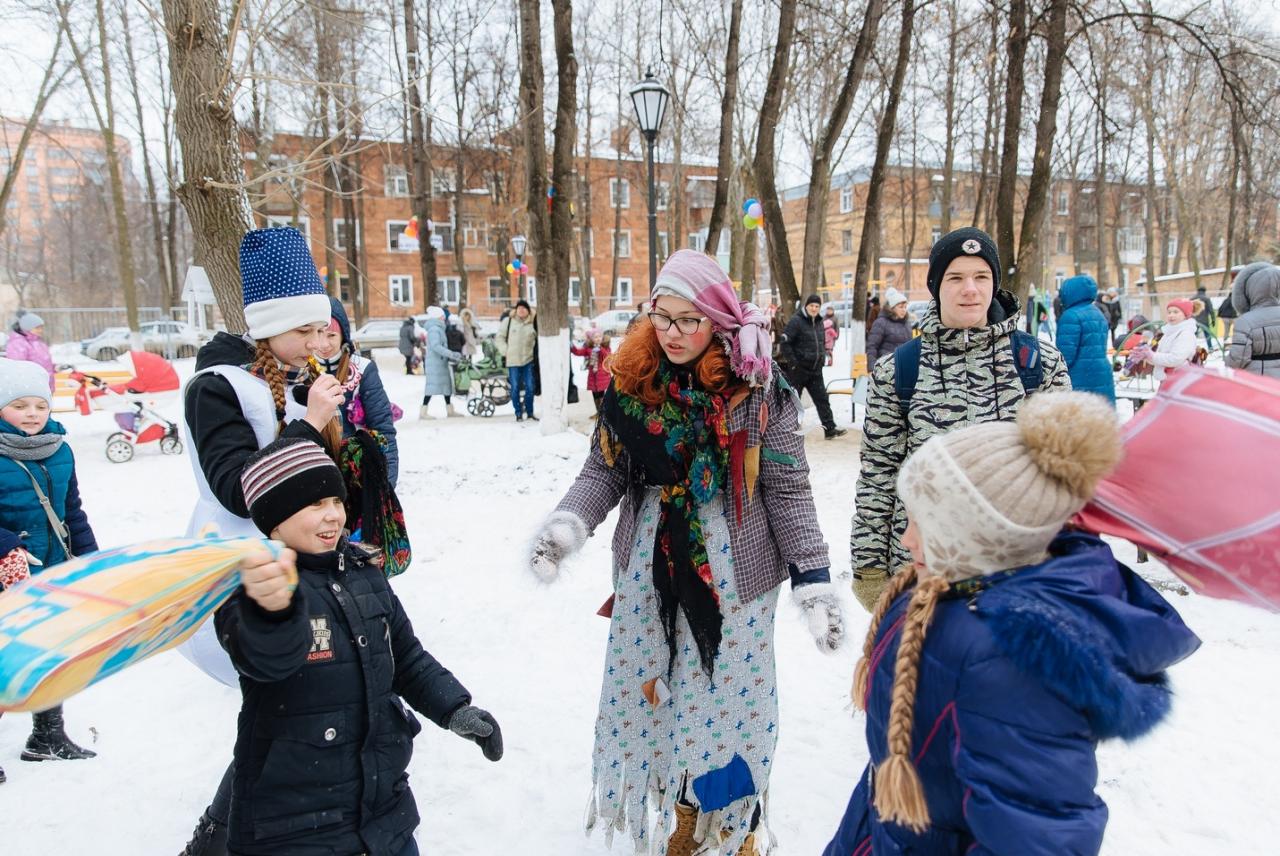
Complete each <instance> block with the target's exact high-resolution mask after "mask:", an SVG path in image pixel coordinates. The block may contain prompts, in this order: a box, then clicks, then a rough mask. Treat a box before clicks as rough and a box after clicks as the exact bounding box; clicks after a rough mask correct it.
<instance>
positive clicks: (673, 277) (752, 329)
mask: <svg viewBox="0 0 1280 856" xmlns="http://www.w3.org/2000/svg"><path fill="white" fill-rule="evenodd" d="M664 294H666V295H670V296H672V297H680V298H683V299H684V300H687V301H689V302H690V303H692V304H693V305H694V306H696V307H698V309H699V310H700V311H701V312H705V313H706V315H707V317H708V318H709V319H711V326H712V327H713V328H714V329H715V331H716V332H718V333H720V334H721V335H723V336H724V337H725V338H726V339H727V340H728V341H729V365H730V366H731V367H732V368H733V372H734V374H736V375H737V376H738V377H740V378H742V379H743V380H745V381H747V382H748V383H750V384H751V385H752V386H763V385H764V384H765V383H767V382H768V380H769V372H770V367H771V366H772V364H773V360H772V356H771V350H772V346H771V345H770V343H769V319H768V318H767V317H765V314H764V313H763V312H761V311H760V309H759V308H758V307H757V306H755V305H754V304H752V303H748V302H747V301H745V300H741V299H739V298H738V293H737V292H736V291H734V290H733V283H732V282H730V281H729V277H728V276H726V275H725V272H724V270H723V269H722V268H721V267H720V265H719V264H718V263H717V262H716V260H715V259H713V258H711V257H710V256H708V255H704V254H703V253H700V252H697V251H696V250H677V251H676V252H675V253H672V255H671V257H670V258H668V259H667V263H666V264H664V265H663V266H662V270H660V271H658V281H657V282H656V283H654V286H653V294H652V296H651V297H650V301H653V300H656V299H657V298H659V297H661V296H662V295H664Z"/></svg>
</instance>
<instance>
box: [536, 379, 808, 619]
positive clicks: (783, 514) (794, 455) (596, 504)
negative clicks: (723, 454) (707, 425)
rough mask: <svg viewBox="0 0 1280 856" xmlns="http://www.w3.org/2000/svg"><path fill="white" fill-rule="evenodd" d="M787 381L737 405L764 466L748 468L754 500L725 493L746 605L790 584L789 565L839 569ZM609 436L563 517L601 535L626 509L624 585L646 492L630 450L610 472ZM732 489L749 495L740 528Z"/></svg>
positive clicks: (619, 550)
mask: <svg viewBox="0 0 1280 856" xmlns="http://www.w3.org/2000/svg"><path fill="white" fill-rule="evenodd" d="M781 376H782V375H781V372H780V371H779V370H778V367H777V366H774V367H773V378H774V379H773V380H770V382H769V384H768V385H767V386H765V387H757V388H755V389H753V390H752V391H751V392H750V394H749V395H747V397H746V398H745V399H743V400H741V401H739V402H737V403H736V405H733V406H731V409H730V413H729V433H730V435H731V436H732V435H734V434H735V433H737V432H740V431H741V432H745V434H746V448H747V450H748V454H747V455H746V456H745V457H746V458H747V459H748V460H749V461H758V477H757V474H756V473H752V472H751V470H752V469H753V468H754V467H753V466H752V465H751V464H748V465H747V467H746V468H745V469H746V482H747V483H751V484H752V485H753V490H752V491H751V492H750V494H749V495H748V492H747V490H746V487H745V485H744V486H743V487H742V488H739V487H737V486H736V484H737V482H734V484H733V485H731V486H728V487H726V489H725V493H724V494H722V495H724V499H725V514H726V515H727V516H728V517H729V521H730V523H729V533H730V545H731V549H732V550H733V559H734V575H735V578H736V582H737V588H738V593H739V596H740V597H741V598H742V599H743V601H744V602H746V601H751V600H753V599H755V598H757V597H759V596H760V595H762V594H764V593H765V592H768V591H772V590H773V589H775V588H777V587H778V585H779V584H781V583H782V581H783V580H785V579H787V576H788V566H794V567H795V568H796V570H798V571H801V572H803V571H812V570H816V569H818V568H828V567H830V566H831V562H830V559H829V557H828V553H827V543H826V541H824V540H823V538H822V530H821V529H820V528H819V527H818V516H817V513H816V511H815V509H814V506H813V494H812V493H811V491H810V489H809V465H808V463H807V462H806V461H805V456H804V438H803V437H802V436H801V435H800V434H799V433H798V431H799V425H800V420H799V413H800V410H799V406H798V402H797V400H796V396H795V394H794V393H793V392H792V391H791V389H790V387H788V386H786V384H785V382H783V383H782V384H781V386H777V387H775V385H776V384H778V379H780V378H781ZM603 430H605V429H603V428H601V429H598V430H597V431H596V433H595V435H594V436H593V437H592V440H591V453H590V454H589V455H588V456H587V462H586V463H585V464H584V465H583V467H582V472H580V473H579V474H578V477H577V479H575V480H574V482H573V486H572V487H570V488H569V491H568V493H566V494H565V495H564V498H563V499H561V500H560V504H559V505H557V506H556V511H558V512H569V513H571V514H574V515H576V516H577V517H578V518H580V519H581V520H582V521H583V523H585V524H586V527H587V531H589V532H594V531H595V528H596V527H597V526H599V525H600V523H601V522H602V521H603V520H604V519H605V517H606V516H607V515H608V514H609V512H610V511H611V510H612V509H613V507H614V506H615V505H618V504H619V503H621V504H622V507H621V509H620V511H619V517H618V526H617V529H615V530H614V533H613V573H614V579H615V581H616V579H617V575H618V574H619V573H622V572H623V571H625V570H626V569H627V567H628V564H629V561H630V558H631V545H632V543H633V541H634V540H635V538H634V532H635V526H636V517H637V515H638V513H639V510H640V504H641V500H642V499H643V496H644V486H643V485H634V484H629V483H628V481H629V480H628V478H627V473H628V471H629V467H628V465H627V461H626V454H627V453H626V451H625V450H619V451H618V453H617V455H616V456H615V457H614V460H613V465H612V466H610V464H609V462H608V460H607V459H606V455H605V452H604V450H602V449H601V445H600V444H601V438H600V434H601V432H602V431H603ZM732 491H740V492H741V503H742V522H741V523H740V524H738V523H737V514H736V508H735V503H734V502H732V497H731V496H730V495H729V494H730V492H732Z"/></svg>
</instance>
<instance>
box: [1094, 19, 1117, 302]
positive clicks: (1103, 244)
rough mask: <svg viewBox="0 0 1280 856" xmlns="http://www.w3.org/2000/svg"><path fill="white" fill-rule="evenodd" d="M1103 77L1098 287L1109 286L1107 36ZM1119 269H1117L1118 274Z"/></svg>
mask: <svg viewBox="0 0 1280 856" xmlns="http://www.w3.org/2000/svg"><path fill="white" fill-rule="evenodd" d="M1102 42H1103V44H1102V78H1101V81H1100V83H1099V86H1098V170H1097V175H1096V177H1095V180H1094V185H1093V209H1094V217H1095V218H1096V219H1095V221H1094V224H1093V225H1094V229H1095V231H1096V234H1097V242H1098V247H1097V249H1098V267H1097V271H1098V287H1099V288H1103V289H1105V288H1107V205H1106V202H1107V144H1108V142H1109V139H1110V135H1109V134H1108V133H1107V93H1108V92H1109V90H1110V85H1111V62H1110V55H1109V54H1108V52H1107V45H1106V38H1105V37H1104V38H1103V39H1102ZM1118 275H1119V271H1117V276H1118ZM1117 284H1118V283H1117Z"/></svg>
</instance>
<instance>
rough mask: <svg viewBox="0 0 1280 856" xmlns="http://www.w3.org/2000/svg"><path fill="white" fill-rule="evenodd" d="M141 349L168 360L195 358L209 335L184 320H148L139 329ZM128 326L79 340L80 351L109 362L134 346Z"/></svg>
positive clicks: (110, 328)
mask: <svg viewBox="0 0 1280 856" xmlns="http://www.w3.org/2000/svg"><path fill="white" fill-rule="evenodd" d="M139 334H140V335H141V337H142V349H143V350H144V351H147V352H149V353H152V354H159V355H160V356H162V357H166V358H168V359H175V358H182V357H194V356H195V355H196V351H198V350H200V346H201V345H203V344H204V343H205V342H207V341H208V340H209V334H208V333H205V332H204V331H201V330H197V329H196V328H195V327H192V326H191V325H190V324H186V323H184V322H182V321H169V320H162V321H147V322H146V323H144V324H142V325H141V327H140V330H139ZM130 344H131V343H130V334H129V328H128V327H108V328H107V329H105V330H103V331H102V332H101V333H99V334H98V335H96V336H94V337H93V338H92V339H86V340H84V341H82V342H81V343H80V353H82V354H84V355H85V356H86V357H88V358H90V359H92V360H100V361H103V362H107V361H110V360H114V359H115V358H116V357H118V356H120V355H121V354H123V353H126V352H127V351H129V350H130V349H131V347H130Z"/></svg>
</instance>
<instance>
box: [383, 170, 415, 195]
mask: <svg viewBox="0 0 1280 856" xmlns="http://www.w3.org/2000/svg"><path fill="white" fill-rule="evenodd" d="M383 195H385V196H394V197H404V196H408V195H409V176H408V175H407V174H406V173H405V171H404V167H402V166H395V165H394V164H388V166H387V171H386V185H385V187H384V188H383Z"/></svg>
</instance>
